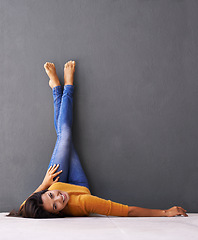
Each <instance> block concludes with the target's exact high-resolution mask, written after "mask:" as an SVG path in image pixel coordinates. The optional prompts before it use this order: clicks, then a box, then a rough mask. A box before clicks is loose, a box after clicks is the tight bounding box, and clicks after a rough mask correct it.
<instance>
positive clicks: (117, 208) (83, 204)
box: [23, 182, 128, 217]
mask: <svg viewBox="0 0 198 240" xmlns="http://www.w3.org/2000/svg"><path fill="white" fill-rule="evenodd" d="M48 190H61V191H64V192H67V193H68V194H69V197H70V198H69V201H68V203H67V205H66V206H65V208H64V209H63V210H62V211H61V212H63V213H64V214H65V215H67V216H76V217H77V216H78V217H80V216H89V214H90V213H97V214H102V215H107V216H108V215H111V216H120V217H127V216H128V205H123V204H120V203H116V202H112V201H111V200H105V199H102V198H99V197H96V196H93V195H91V193H90V191H89V189H88V188H86V187H82V186H78V185H74V184H69V183H63V182H57V183H54V184H52V185H51V186H50V187H49V188H48ZM23 204H24V203H23Z"/></svg>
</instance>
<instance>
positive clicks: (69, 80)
mask: <svg viewBox="0 0 198 240" xmlns="http://www.w3.org/2000/svg"><path fill="white" fill-rule="evenodd" d="M75 65H76V63H75V61H68V62H67V63H65V67H64V85H73V82H74V72H75Z"/></svg>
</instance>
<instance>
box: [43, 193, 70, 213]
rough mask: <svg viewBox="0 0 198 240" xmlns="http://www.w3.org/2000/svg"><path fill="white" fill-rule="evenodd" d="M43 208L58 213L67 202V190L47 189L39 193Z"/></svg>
mask: <svg viewBox="0 0 198 240" xmlns="http://www.w3.org/2000/svg"><path fill="white" fill-rule="evenodd" d="M41 199H42V201H43V208H44V209H45V210H46V211H48V212H50V213H55V214H57V213H59V212H60V211H61V210H62V209H63V208H64V207H65V206H66V205H67V203H68V201H69V195H68V193H67V192H63V191H59V190H49V191H47V192H45V193H43V194H42V195H41Z"/></svg>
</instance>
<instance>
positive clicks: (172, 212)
mask: <svg viewBox="0 0 198 240" xmlns="http://www.w3.org/2000/svg"><path fill="white" fill-rule="evenodd" d="M44 68H45V71H46V73H47V75H48V76H49V78H50V81H49V86H50V87H51V88H52V93H53V99H54V125H55V129H56V133H57V141H56V145H55V148H54V151H53V154H52V157H51V161H50V163H49V167H48V170H47V173H46V175H45V178H44V180H43V182H42V184H41V185H40V186H39V187H38V188H37V189H36V191H35V192H34V193H33V194H32V195H30V197H29V198H28V199H27V200H25V201H24V202H23V203H22V205H21V206H20V209H19V211H18V212H16V211H14V210H13V211H11V212H10V214H9V215H8V216H22V217H28V218H51V217H66V216H88V215H89V214H90V213H97V214H102V215H111V216H123V217H173V216H176V215H179V216H181V215H184V216H188V215H187V214H186V210H184V209H183V208H182V207H178V206H174V207H172V208H170V209H167V210H160V209H147V208H140V207H136V206H128V205H123V204H119V203H115V202H112V201H110V200H104V199H102V198H98V197H96V196H93V195H91V193H90V190H89V185H88V181H87V178H86V175H85V173H84V171H83V169H82V166H81V163H80V160H79V157H78V154H77V153H76V150H75V148H74V145H73V142H72V120H73V119H72V118H73V92H74V86H73V79H74V77H73V76H74V72H75V62H74V61H69V62H67V63H66V64H65V67H64V89H63V91H62V88H61V85H60V82H59V79H58V76H57V74H56V69H55V65H54V64H53V63H49V62H47V63H45V65H44ZM58 168H59V171H58V172H57V170H58ZM58 181H59V182H58Z"/></svg>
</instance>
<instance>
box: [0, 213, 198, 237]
mask: <svg viewBox="0 0 198 240" xmlns="http://www.w3.org/2000/svg"><path fill="white" fill-rule="evenodd" d="M6 214H7V213H0V239H1V240H6V239H20V240H22V239H36V240H39V239H42V240H44V239H48V240H49V239H54V240H55V239H63V240H65V239H68V240H75V239H78V240H82V239H86V240H89V239H92V240H93V239H94V240H97V239H101V240H104V239H110V240H111V239H112V240H117V239H119V240H121V239H134V240H139V239H141V240H142V239H147V240H150V239H151V240H155V239H156V240H161V239H167V240H171V239H174V240H177V239H180V240H181V239H185V240H186V239H187V240H194V239H198V213H188V217H183V216H177V217H130V218H129V217H107V216H102V215H95V216H91V217H75V218H63V219H60V218H59V219H39V220H36V219H25V218H13V217H10V218H8V217H5V215H6Z"/></svg>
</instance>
